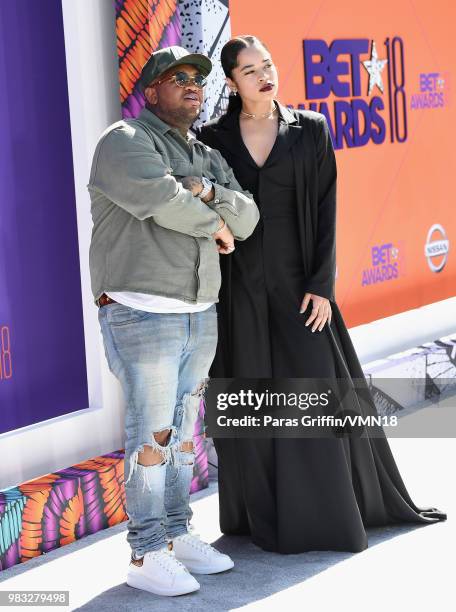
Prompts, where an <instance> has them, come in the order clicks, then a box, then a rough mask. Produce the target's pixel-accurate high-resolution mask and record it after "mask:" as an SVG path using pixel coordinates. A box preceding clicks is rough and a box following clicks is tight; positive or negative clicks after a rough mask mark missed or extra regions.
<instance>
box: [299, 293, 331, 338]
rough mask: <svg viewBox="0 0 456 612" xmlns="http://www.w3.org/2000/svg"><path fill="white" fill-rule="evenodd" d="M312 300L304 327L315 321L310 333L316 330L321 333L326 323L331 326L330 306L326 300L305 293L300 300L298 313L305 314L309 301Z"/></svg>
mask: <svg viewBox="0 0 456 612" xmlns="http://www.w3.org/2000/svg"><path fill="white" fill-rule="evenodd" d="M310 300H312V312H311V314H310V317H309V318H308V319H307V321H306V327H307V326H308V325H310V324H311V323H312V321H315V323H314V324H313V326H312V332H314V331H315V330H316V329H318V331H321V330H322V329H323V327H324V326H325V323H326V321H327V322H328V325H330V324H331V316H332V312H331V304H330V302H329V300H328V299H326V298H324V297H320V296H319V295H315V294H314V293H306V294H305V296H304V299H303V300H302V304H301V310H300V311H299V312H300V313H303V312H305V310H306V308H307V306H308V304H309V301H310Z"/></svg>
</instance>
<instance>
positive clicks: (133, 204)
mask: <svg viewBox="0 0 456 612" xmlns="http://www.w3.org/2000/svg"><path fill="white" fill-rule="evenodd" d="M170 171H171V169H170V168H168V167H167V166H166V164H165V163H164V161H163V158H162V156H161V155H160V153H159V152H158V151H157V150H156V149H155V148H154V146H153V142H152V141H151V139H150V137H149V136H147V135H146V134H144V132H143V131H142V130H141V129H135V128H132V127H131V126H118V127H116V128H114V129H113V130H112V131H110V132H108V133H107V134H106V135H105V136H104V137H102V139H101V140H100V142H99V143H98V145H97V149H96V152H95V156H94V163H93V165H92V171H91V174H90V181H89V184H88V188H89V190H90V189H93V190H96V191H99V192H101V193H102V194H104V195H105V196H106V197H107V198H108V199H109V200H111V201H112V202H113V203H114V204H117V205H118V206H120V207H121V208H123V209H124V210H126V211H127V212H128V213H130V214H131V215H133V216H134V217H136V218H137V219H139V220H140V221H146V220H153V221H154V222H155V223H157V224H158V225H161V226H162V227H165V228H167V229H170V230H174V231H177V232H181V233H183V234H188V235H189V236H195V237H203V238H212V234H214V233H215V232H216V231H217V228H218V226H219V224H220V217H219V215H218V214H217V213H216V212H215V211H214V210H212V209H211V208H210V207H208V206H207V205H206V204H204V202H202V201H201V200H200V199H199V198H197V197H194V196H193V195H192V193H191V192H190V191H189V190H187V189H185V188H184V187H183V186H182V185H181V183H179V182H178V181H176V179H175V178H174V177H173V176H172V175H171V173H170Z"/></svg>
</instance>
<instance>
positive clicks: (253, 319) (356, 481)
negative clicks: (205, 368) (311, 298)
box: [198, 105, 446, 553]
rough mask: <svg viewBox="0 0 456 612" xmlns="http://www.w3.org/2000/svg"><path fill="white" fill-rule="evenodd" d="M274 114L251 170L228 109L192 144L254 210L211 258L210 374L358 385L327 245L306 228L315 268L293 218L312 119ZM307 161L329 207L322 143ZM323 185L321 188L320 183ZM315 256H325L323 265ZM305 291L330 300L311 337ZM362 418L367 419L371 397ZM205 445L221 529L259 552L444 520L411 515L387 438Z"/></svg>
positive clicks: (342, 544) (331, 543) (329, 544)
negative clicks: (215, 153) (348, 380)
mask: <svg viewBox="0 0 456 612" xmlns="http://www.w3.org/2000/svg"><path fill="white" fill-rule="evenodd" d="M278 109H279V131H278V135H277V139H276V141H275V143H274V146H273V148H272V150H271V153H270V154H269V157H268V159H267V160H266V162H265V164H264V165H263V166H262V167H261V168H259V167H258V166H257V165H256V163H255V161H254V160H253V159H252V157H251V155H250V153H249V151H248V149H247V148H246V146H245V145H244V143H243V140H242V137H241V133H240V129H239V114H238V113H234V114H232V115H231V114H230V115H227V116H225V117H223V118H221V119H219V120H215V121H212V122H210V123H208V124H206V125H205V126H203V128H202V129H201V130H200V131H199V133H198V138H199V139H200V140H201V141H202V142H204V143H206V144H208V145H209V146H211V147H213V148H217V149H218V150H219V151H220V152H221V153H222V155H223V156H224V158H225V159H226V160H227V162H228V164H229V165H230V166H231V168H232V169H233V171H234V174H235V177H236V179H237V180H238V182H239V184H240V185H241V186H242V188H243V189H246V190H248V191H250V192H251V193H252V194H253V196H254V198H255V202H256V203H257V205H258V208H259V209H260V213H261V217H260V221H259V223H258V225H257V227H256V228H255V231H254V232H253V234H252V235H251V236H250V237H249V238H248V239H247V240H245V241H238V242H236V250H235V251H234V253H233V254H231V255H229V256H221V258H220V263H221V267H222V288H221V292H220V302H219V304H218V305H217V309H218V315H219V344H218V347H217V354H216V357H215V360H214V363H213V365H212V368H211V371H210V375H211V376H212V377H222V378H228V377H230V378H231V377H240V378H274V377H277V378H295V377H297V378H299V377H303V378H313V377H315V378H335V377H339V378H344V377H347V376H352V377H353V378H355V377H356V378H358V379H359V378H361V377H363V373H362V369H361V366H360V364H359V361H358V359H357V356H356V353H355V351H354V348H353V345H352V343H351V340H350V336H349V334H348V331H347V329H346V327H345V324H344V322H343V319H342V316H341V314H340V311H339V309H338V308H337V304H336V303H335V300H334V293H333V283H334V276H333V272H334V270H333V268H334V261H335V244H334V241H333V242H332V243H331V242H330V243H328V244H326V245H323V247H324V249H323V248H322V249H320V251H319V250H318V247H319V245H318V244H317V241H318V240H319V238H318V233H315V232H314V237H313V238H314V242H315V259H314V260H313V264H312V262H309V260H308V258H307V259H306V254H305V253H306V249H305V248H304V249H303V245H302V241H303V231H304V230H303V225H304V224H305V223H306V218H307V224H308V225H310V226H312V223H313V222H312V219H311V218H310V220H309V216H308V214H307V213H304V214H303V211H302V208H303V207H304V206H306V205H307V206H308V201H309V200H308V198H309V197H310V196H309V191H310V192H312V181H311V180H310V179H309V180H308V184H307V185H303V184H302V180H303V176H304V177H305V175H306V174H307V175H308V171H304V169H303V171H302V172H301V168H302V160H300V161H299V162H298V163H297V161H296V160H297V159H298V160H299V159H300V158H299V156H297V155H296V152H294V153H293V150H294V151H296V147H297V148H300V147H302V146H303V144H304V143H307V144H308V145H309V146H308V147H307V149H309V150H311V146H310V145H311V144H312V140H311V139H313V137H312V135H311V134H312V133H313V131H312V130H313V129H314V126H312V129H311V130H310V131H309V130H307V131H303V130H302V129H299V128H300V127H301V125H302V124H301V122H302V120H303V119H307V123H309V122H313V123H314V124H315V122H316V114H312V113H311V112H308V113H307V116H306V113H304V114H303V115H304V116H303V115H301V116H299V114H298V117H296V115H295V114H294V113H292V112H290V111H289V110H288V109H286V108H285V107H283V106H282V105H278ZM326 135H327V133H326ZM293 148H294V149H293ZM314 156H315V157H316V158H319V159H320V161H321V163H320V164H319V165H318V169H319V176H318V180H319V181H320V187H319V188H318V189H317V190H316V193H317V192H318V193H319V194H320V195H319V199H320V202H319V203H317V204H320V205H321V201H322V200H323V199H324V198H326V199H327V200H328V202H329V201H330V200H331V199H334V200H335V191H332V190H331V186H330V182H331V181H333V182H335V174H336V172H335V158H334V152H333V149H332V145H331V144H330V142H328V141H327V142H326V144H325V145H324V146H323V148H322V147H321V146H319V145H318V144H317V150H316V152H315V153H314ZM324 157H326V158H327V159H326V162H325V160H324V159H323V158H324ZM325 163H326V167H325ZM331 167H332V171H333V177H332V178H331V180H329V175H330V173H331V172H330V171H329V170H328V172H327V173H326V174H325V172H326V169H330V168H331ZM311 172H312V171H311ZM308 176H309V175H308ZM311 176H313V175H312V174H311ZM327 177H328V178H327ZM313 178H314V182H315V177H313ZM304 180H305V178H304ZM326 180H328V185H327V186H325V185H324V184H322V183H325V182H326ZM303 192H305V193H306V196H307V197H306V198H303V197H302V193H303ZM317 199H318V198H317ZM334 204H335V202H334ZM300 207H301V211H300ZM326 208H327V209H328V210H327V211H323V212H322V213H320V231H321V229H322V228H321V226H322V221H323V220H325V219H324V214H326V215H331V214H332V215H333V217H335V207H334V208H333V209H330V208H329V206H327V207H326ZM316 210H317V211H318V208H317V209H316ZM307 212H308V211H307ZM329 223H332V224H333V225H332V227H331V226H330V225H329ZM334 225H335V218H334V219H332V220H330V221H327V222H326V226H327V229H328V234H331V230H332V229H333V228H334ZM324 240H325V238H323V239H320V241H321V243H323V242H324ZM306 242H308V241H306ZM306 246H307V247H308V244H307V245H306ZM303 253H304V254H303ZM318 258H320V259H323V258H325V261H324V262H320V263H321V264H323V265H319V262H318ZM306 264H307V266H306ZM309 266H311V270H310V271H311V272H313V273H309ZM306 267H307V269H306ZM328 271H329V274H328ZM306 291H309V292H311V293H315V294H317V295H322V296H323V297H328V299H330V301H331V308H332V311H333V320H332V322H331V325H330V329H329V326H328V325H325V327H324V329H323V331H321V332H319V331H316V332H314V333H312V331H311V326H309V327H306V326H305V321H306V320H307V318H308V317H309V315H310V310H311V308H312V303H310V304H309V307H308V309H307V310H306V312H305V313H303V314H300V313H299V308H300V305H301V302H302V299H303V297H304V294H305V292H306ZM211 409H212V408H211V406H206V410H211ZM370 411H371V413H372V414H373V413H374V412H375V406H374V404H373V401H372V405H371V409H370ZM375 413H376V412H375ZM214 444H215V448H216V451H217V455H218V461H219V463H218V465H219V468H218V469H219V498H220V526H221V530H222V532H223V533H225V534H250V535H251V538H252V541H253V542H254V543H255V544H257V545H258V546H260V547H261V548H263V549H264V550H268V551H277V552H280V553H299V552H304V551H309V550H343V551H353V552H357V551H361V550H364V549H365V548H366V547H367V537H366V532H365V527H369V526H380V525H387V524H391V523H399V522H416V523H432V522H436V521H439V520H444V519H445V518H446V515H445V514H444V513H442V512H440V511H439V510H437V509H436V508H426V509H424V508H418V507H417V506H415V504H414V503H413V502H412V500H411V499H410V496H409V494H408V492H407V490H406V488H405V486H404V484H403V482H402V479H401V477H400V474H399V472H398V469H397V467H396V464H395V461H394V458H393V456H392V454H391V451H390V448H389V444H388V442H387V440H386V437H383V438H372V439H369V438H367V439H366V438H363V439H357V438H338V439H334V438H318V439H317V438H304V439H303V438H300V439H294V438H293V439H290V438H285V439H284V438H273V439H246V438H230V439H226V438H225V439H222V438H216V439H214Z"/></svg>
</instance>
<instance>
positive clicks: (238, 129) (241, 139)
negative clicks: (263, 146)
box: [236, 100, 282, 170]
mask: <svg viewBox="0 0 456 612" xmlns="http://www.w3.org/2000/svg"><path fill="white" fill-rule="evenodd" d="M274 104H275V107H276V109H277V119H278V121H277V133H276V137H275V140H274V144H273V145H272V147H271V150H270V151H269V153H268V156H267V158H266V159H265V160H264V163H263V164H262V165H261V166H259V165H258V164H257V163H256V161H255V160H254V159H253V156H252V154H251V153H250V151H249V149H248V147H247V145H246V144H245V142H244V139H243V138H242V132H241V124H240V116H241V111H240V110H239V113H238V115H237V117H236V128H237V131H238V136H239V140H240V142H241V146H242V148H243V149H244V152H245V153H246V155H247V156H248V157H249V159H250V160H251V161H252V163H253V164H254V166H255V168H256V169H257V170H261V169H262V168H264V167H265V166H266V165H267V163H268V161H269V160H270V158H271V156H272V154H273V153H274V152H275V149H276V148H277V144H278V141H279V135H280V124H281V122H282V116H281V114H280V109H279V108H278V105H277V102H276V101H275V100H274Z"/></svg>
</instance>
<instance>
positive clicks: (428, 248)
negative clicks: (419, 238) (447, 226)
mask: <svg viewBox="0 0 456 612" xmlns="http://www.w3.org/2000/svg"><path fill="white" fill-rule="evenodd" d="M449 250H450V241H449V240H448V239H447V237H446V234H445V230H444V229H443V227H442V226H441V225H440V224H439V223H435V224H434V225H433V226H432V227H431V228H430V229H429V231H428V234H427V238H426V244H425V245H424V255H425V257H426V259H427V262H428V266H429V267H430V269H431V270H432V272H441V271H442V270H443V268H444V267H445V264H446V262H447V259H448V251H449Z"/></svg>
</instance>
